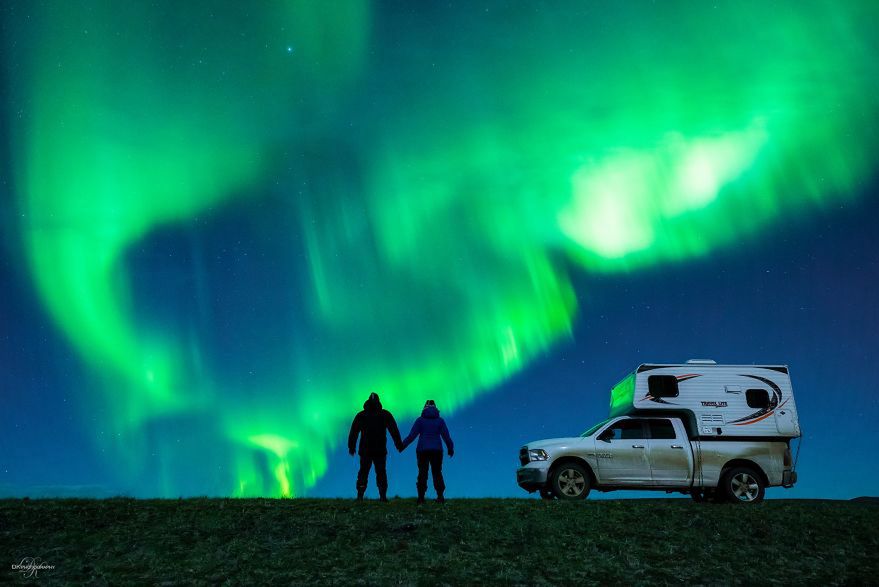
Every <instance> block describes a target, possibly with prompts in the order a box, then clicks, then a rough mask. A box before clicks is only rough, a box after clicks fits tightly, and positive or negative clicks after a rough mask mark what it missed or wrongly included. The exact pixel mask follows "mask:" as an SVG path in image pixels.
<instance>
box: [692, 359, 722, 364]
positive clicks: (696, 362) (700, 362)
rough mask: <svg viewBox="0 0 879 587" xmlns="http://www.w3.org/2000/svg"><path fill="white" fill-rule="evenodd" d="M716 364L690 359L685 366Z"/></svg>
mask: <svg viewBox="0 0 879 587" xmlns="http://www.w3.org/2000/svg"><path fill="white" fill-rule="evenodd" d="M716 364H717V362H715V361H712V360H711V359H690V360H689V361H687V365H716Z"/></svg>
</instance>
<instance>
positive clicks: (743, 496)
mask: <svg viewBox="0 0 879 587" xmlns="http://www.w3.org/2000/svg"><path fill="white" fill-rule="evenodd" d="M719 489H721V491H718V493H719V494H722V495H723V496H724V497H726V499H727V501H730V502H732V503H738V504H745V503H760V502H761V501H763V496H764V495H765V494H766V484H765V483H764V482H763V477H762V476H760V474H759V473H757V472H756V471H755V470H754V469H752V468H750V467H735V468H733V469H730V470H729V471H727V472H726V474H725V475H724V476H723V483H722V486H721V487H720V488H719Z"/></svg>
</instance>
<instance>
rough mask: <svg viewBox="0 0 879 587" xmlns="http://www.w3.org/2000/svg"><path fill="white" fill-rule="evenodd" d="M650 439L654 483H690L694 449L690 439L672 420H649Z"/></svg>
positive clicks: (651, 468) (680, 484) (679, 484)
mask: <svg viewBox="0 0 879 587" xmlns="http://www.w3.org/2000/svg"><path fill="white" fill-rule="evenodd" d="M647 427H648V430H649V431H650V439H649V440H648V441H647V443H648V445H649V447H650V452H649V454H650V470H651V471H652V474H653V484H654V485H669V486H678V487H681V486H684V485H689V484H690V470H691V465H692V458H693V455H692V450H691V448H690V441H689V439H688V438H687V437H686V435H685V434H684V433H683V431H679V430H677V429H676V427H675V426H674V424H673V423H672V421H671V420H667V419H665V418H661V419H660V418H656V419H650V420H647Z"/></svg>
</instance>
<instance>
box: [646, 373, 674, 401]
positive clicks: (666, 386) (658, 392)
mask: <svg viewBox="0 0 879 587" xmlns="http://www.w3.org/2000/svg"><path fill="white" fill-rule="evenodd" d="M647 388H648V389H649V390H650V395H652V396H653V397H678V380H677V377H675V376H674V375H651V376H650V377H648V378H647Z"/></svg>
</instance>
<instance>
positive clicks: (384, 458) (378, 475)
mask: <svg viewBox="0 0 879 587" xmlns="http://www.w3.org/2000/svg"><path fill="white" fill-rule="evenodd" d="M372 462H374V463H375V484H376V486H377V487H378V496H379V499H381V500H385V499H387V493H388V470H387V463H388V455H386V454H384V455H375V456H374V457H372Z"/></svg>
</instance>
